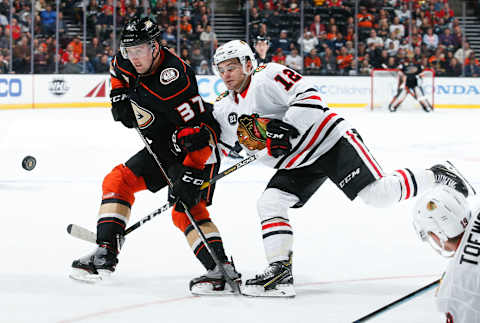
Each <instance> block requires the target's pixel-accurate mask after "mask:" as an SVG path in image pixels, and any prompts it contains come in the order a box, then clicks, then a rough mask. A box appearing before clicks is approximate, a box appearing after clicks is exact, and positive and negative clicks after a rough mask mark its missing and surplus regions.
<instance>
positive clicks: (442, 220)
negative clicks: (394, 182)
mask: <svg viewBox="0 0 480 323" xmlns="http://www.w3.org/2000/svg"><path fill="white" fill-rule="evenodd" d="M413 212H414V214H413V225H414V227H415V230H416V231H417V233H418V235H419V237H420V239H422V241H428V242H429V243H430V245H431V246H432V247H433V249H435V251H437V252H438V253H440V254H441V255H442V256H444V257H452V256H453V255H454V254H455V251H456V250H457V248H458V245H459V244H460V241H461V239H462V237H463V233H464V232H465V228H466V226H467V224H468V221H469V220H470V216H471V215H470V208H469V205H468V202H467V200H466V199H465V197H464V196H463V195H462V194H460V193H458V192H457V191H455V190H454V189H452V188H450V187H448V186H438V187H435V188H433V189H432V190H429V191H428V192H426V193H425V194H424V195H423V196H421V197H419V199H418V200H417V203H416V204H415V207H414V210H413Z"/></svg>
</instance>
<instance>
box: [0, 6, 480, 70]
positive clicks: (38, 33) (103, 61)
mask: <svg viewBox="0 0 480 323" xmlns="http://www.w3.org/2000/svg"><path fill="white" fill-rule="evenodd" d="M177 1H178V2H177ZM247 1H248V7H247V6H246V4H247V2H245V1H240V3H241V5H243V6H244V8H248V11H249V12H248V14H249V25H248V28H249V29H248V30H249V39H251V40H252V46H253V47H254V48H255V50H256V52H257V55H258V56H259V60H260V61H261V62H269V61H273V62H277V63H280V64H285V65H287V66H289V67H291V68H293V69H296V70H299V71H302V70H303V72H304V73H305V74H310V75H369V74H370V71H371V70H372V69H373V68H399V67H401V66H402V65H403V64H404V63H407V62H411V61H413V62H415V63H418V64H421V65H422V66H423V67H424V68H431V69H434V70H435V73H436V75H437V76H460V75H462V72H463V68H462V64H463V63H465V69H464V73H465V76H480V63H479V62H478V60H477V59H475V53H474V51H473V50H472V49H470V46H469V44H468V42H465V43H464V48H462V40H463V34H462V30H461V28H460V25H459V21H458V19H457V18H455V15H454V12H453V10H452V9H451V8H450V6H449V3H448V0H414V1H413V2H412V3H411V4H410V3H408V2H406V1H405V0H360V2H359V11H358V15H357V17H355V7H354V4H355V2H354V0H305V1H304V11H303V12H304V15H303V17H304V19H303V26H304V28H303V30H302V28H301V19H300V0H247ZM55 3H56V1H55V0H38V1H35V8H34V9H35V10H34V12H35V15H34V18H33V22H34V23H33V26H34V27H33V32H34V37H33V62H34V64H33V66H34V73H54V72H55V64H56V62H57V61H58V65H59V72H60V73H65V74H67V73H83V72H85V73H107V72H108V70H109V64H110V60H111V59H112V57H113V55H114V54H115V52H116V48H118V44H119V41H120V31H121V29H122V26H123V25H124V23H125V22H126V21H127V20H129V19H131V18H134V17H151V18H152V19H153V20H155V21H157V22H158V24H159V25H160V26H161V27H162V29H163V35H162V45H164V46H166V47H169V48H170V49H171V50H172V51H175V52H177V53H178V54H179V55H180V56H181V57H182V58H183V59H184V60H185V61H186V62H188V63H189V64H190V65H191V66H192V67H193V68H194V69H195V70H196V72H197V73H198V74H202V75H205V74H212V72H211V67H210V66H211V64H210V63H211V55H212V53H213V52H214V50H215V49H216V47H217V46H218V43H217V35H216V34H215V32H214V31H213V30H212V25H211V23H212V22H211V18H212V14H211V8H210V5H209V4H208V3H207V2H205V1H199V0H182V1H180V0H117V1H116V6H115V7H114V2H113V0H88V5H87V6H86V10H85V12H86V17H85V19H86V22H87V24H86V31H87V38H86V39H87V41H86V44H85V46H84V43H83V40H82V38H80V36H81V35H82V30H81V27H82V26H83V19H84V16H83V14H84V9H83V2H82V1H81V0H71V1H60V4H61V5H60V6H61V7H60V12H59V15H58V17H57V13H56V7H55V6H56V4H55ZM30 5H31V1H30V0H14V1H13V7H12V10H11V11H12V12H10V0H0V73H8V72H9V70H10V69H12V70H13V72H14V73H30V72H31V64H30V62H31V42H32V27H31V26H32V18H31V12H32V10H31V7H30ZM410 8H411V9H410ZM10 15H11V16H12V18H11V21H10ZM57 18H58V31H59V44H58V46H59V52H58V55H55V53H56V46H57V44H56V25H57ZM355 18H357V19H355ZM67 20H68V22H69V24H67V23H66V22H65V21H67ZM356 20H357V21H358V25H357V27H358V43H355V29H356V26H355V21H356ZM114 21H115V24H114ZM410 21H411V23H410ZM68 26H77V27H79V28H77V30H76V31H73V30H69V27H68ZM114 26H116V28H114ZM70 28H71V29H73V28H72V27H70ZM10 29H12V38H13V47H12V57H13V58H12V62H10V52H9V48H10V38H9V35H10ZM83 51H85V53H84V52H83ZM355 57H357V59H355ZM84 69H85V70H84Z"/></svg>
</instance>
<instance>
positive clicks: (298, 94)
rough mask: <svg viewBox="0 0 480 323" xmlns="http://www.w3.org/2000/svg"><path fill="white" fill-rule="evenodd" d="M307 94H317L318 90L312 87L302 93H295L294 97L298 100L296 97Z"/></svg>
mask: <svg viewBox="0 0 480 323" xmlns="http://www.w3.org/2000/svg"><path fill="white" fill-rule="evenodd" d="M307 92H318V90H317V89H314V88H313V87H311V88H308V89H306V90H305V91H303V92H300V93H297V95H295V97H297V98H298V96H300V95H302V94H305V93H307Z"/></svg>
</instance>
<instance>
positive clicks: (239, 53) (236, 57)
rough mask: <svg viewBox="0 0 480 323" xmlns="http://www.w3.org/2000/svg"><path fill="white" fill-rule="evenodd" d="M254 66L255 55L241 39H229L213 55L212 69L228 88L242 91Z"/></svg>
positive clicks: (255, 66) (255, 63)
mask: <svg viewBox="0 0 480 323" xmlns="http://www.w3.org/2000/svg"><path fill="white" fill-rule="evenodd" d="M256 68H257V60H256V59H255V55H254V54H253V52H252V49H251V48H250V46H249V45H248V44H247V43H246V42H244V41H243V40H231V41H229V42H228V43H225V44H224V45H222V46H220V47H219V48H217V50H216V51H215V54H214V55H213V71H214V73H215V74H216V75H217V76H218V77H221V78H222V80H223V82H224V83H225V86H226V87H227V89H229V90H233V91H236V92H242V91H243V90H244V88H245V87H246V85H247V84H248V81H249V80H250V76H251V75H252V73H253V71H255V69H256Z"/></svg>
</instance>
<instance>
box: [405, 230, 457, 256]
mask: <svg viewBox="0 0 480 323" xmlns="http://www.w3.org/2000/svg"><path fill="white" fill-rule="evenodd" d="M413 227H414V228H415V231H416V232H417V234H418V236H419V237H420V240H422V241H423V242H428V243H429V244H430V246H431V247H432V248H433V250H435V251H436V252H437V253H438V254H439V255H441V256H442V257H445V258H450V257H453V256H454V255H455V251H447V250H445V241H446V240H445V239H446V238H447V237H446V236H444V237H442V235H441V234H440V236H439V235H438V234H436V233H435V232H432V233H433V234H435V235H436V236H437V238H438V242H437V240H435V238H433V237H432V236H431V235H430V234H429V233H430V232H431V231H429V232H426V231H425V230H423V229H421V228H419V227H418V226H417V224H416V223H415V222H414V223H413ZM439 243H440V245H439Z"/></svg>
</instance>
